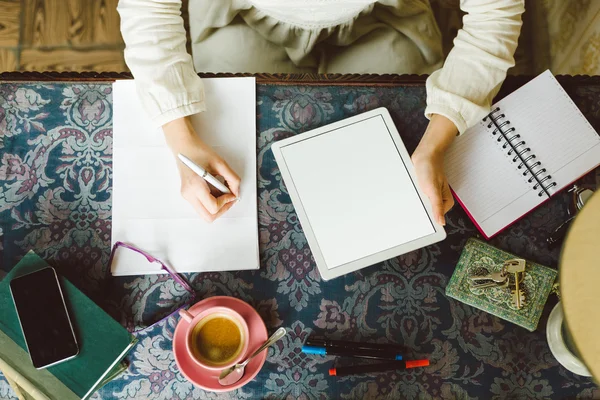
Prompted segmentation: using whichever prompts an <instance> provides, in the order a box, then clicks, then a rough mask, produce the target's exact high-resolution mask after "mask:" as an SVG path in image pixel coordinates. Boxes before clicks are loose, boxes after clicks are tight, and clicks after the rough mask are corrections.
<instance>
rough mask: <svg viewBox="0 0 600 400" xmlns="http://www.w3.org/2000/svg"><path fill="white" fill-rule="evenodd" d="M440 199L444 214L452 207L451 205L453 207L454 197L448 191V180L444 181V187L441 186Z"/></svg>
mask: <svg viewBox="0 0 600 400" xmlns="http://www.w3.org/2000/svg"><path fill="white" fill-rule="evenodd" d="M442 199H443V206H442V208H443V211H444V214H446V213H447V212H448V211H450V210H451V209H452V207H454V198H453V197H452V192H451V191H450V186H448V182H444V187H443V188H442Z"/></svg>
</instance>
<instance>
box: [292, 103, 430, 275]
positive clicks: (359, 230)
mask: <svg viewBox="0 0 600 400" xmlns="http://www.w3.org/2000/svg"><path fill="white" fill-rule="evenodd" d="M281 153H282V155H283V158H284V160H285V164H286V166H287V169H288V171H289V174H290V176H291V178H292V182H293V185H294V186H295V189H296V192H297V193H298V196H299V198H300V201H301V203H302V207H303V208H304V212H305V213H306V216H307V218H308V221H309V224H310V227H311V229H312V231H313V233H314V235H315V238H316V239H317V242H318V244H319V247H320V250H321V253H322V254H323V258H324V259H325V262H326V263H327V267H328V268H329V269H332V268H337V267H340V266H342V265H344V264H346V263H349V262H352V261H356V260H359V259H361V258H363V257H367V256H370V255H373V254H376V253H379V252H381V251H383V250H387V249H390V248H393V247H396V246H399V245H402V244H405V243H409V242H412V241H414V240H416V239H419V238H422V237H424V236H428V235H431V234H433V233H435V229H434V226H433V224H432V223H431V220H430V219H429V216H428V215H427V212H426V210H425V208H424V206H423V203H422V201H421V199H420V198H419V195H418V194H417V191H416V189H415V185H416V182H413V181H412V180H411V177H410V175H409V174H408V171H407V170H406V167H405V165H404V161H403V160H402V158H401V156H400V154H399V153H398V150H397V149H396V146H395V143H394V141H393V140H392V137H391V133H390V131H389V130H388V128H387V126H386V123H385V121H384V119H383V117H382V116H380V115H376V116H372V117H368V118H366V119H364V120H361V121H358V122H354V123H350V124H348V125H346V126H344V127H342V128H338V129H335V130H331V131H328V132H325V133H322V134H319V135H317V136H313V137H310V138H307V139H305V140H302V141H299V142H295V143H291V144H289V145H285V146H282V147H281ZM304 229H306V227H305V228H304Z"/></svg>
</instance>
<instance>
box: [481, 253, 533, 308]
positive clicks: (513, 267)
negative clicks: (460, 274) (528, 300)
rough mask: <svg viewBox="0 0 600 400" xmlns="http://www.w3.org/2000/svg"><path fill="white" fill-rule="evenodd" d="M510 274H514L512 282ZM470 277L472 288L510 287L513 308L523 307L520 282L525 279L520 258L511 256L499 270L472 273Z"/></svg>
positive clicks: (522, 262)
mask: <svg viewBox="0 0 600 400" xmlns="http://www.w3.org/2000/svg"><path fill="white" fill-rule="evenodd" d="M486 272H487V271H486ZM511 275H514V282H511V281H512V279H510V276H511ZM470 279H471V288H474V289H485V288H491V287H497V288H508V287H510V291H511V295H512V300H513V304H514V305H515V308H517V309H518V310H520V309H521V308H523V305H524V304H525V291H524V290H523V287H522V286H521V283H523V280H524V279H525V260H523V259H522V258H513V259H511V260H507V261H505V262H504V265H503V266H502V269H501V270H500V271H497V272H491V273H490V272H487V273H485V274H478V275H472V276H471V277H470ZM511 283H512V285H511ZM511 286H512V287H511Z"/></svg>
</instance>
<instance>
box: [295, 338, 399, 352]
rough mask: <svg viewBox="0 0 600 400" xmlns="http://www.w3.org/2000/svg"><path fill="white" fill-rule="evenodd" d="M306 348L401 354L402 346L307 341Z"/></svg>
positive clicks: (339, 341) (336, 341)
mask: <svg viewBox="0 0 600 400" xmlns="http://www.w3.org/2000/svg"><path fill="white" fill-rule="evenodd" d="M304 344H305V345H306V346H316V347H327V348H329V347H339V348H345V349H371V350H380V351H394V352H402V351H403V350H404V349H403V348H402V346H400V345H398V344H393V343H367V342H350V341H347V340H332V339H315V338H313V339H310V338H309V339H307V340H306V343H304Z"/></svg>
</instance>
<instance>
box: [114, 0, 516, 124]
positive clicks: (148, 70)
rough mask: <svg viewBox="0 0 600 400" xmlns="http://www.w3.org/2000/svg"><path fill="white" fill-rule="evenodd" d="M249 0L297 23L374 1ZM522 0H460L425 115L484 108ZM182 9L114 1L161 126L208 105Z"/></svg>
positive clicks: (177, 1) (150, 0)
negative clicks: (457, 21) (458, 20)
mask: <svg viewBox="0 0 600 400" xmlns="http://www.w3.org/2000/svg"><path fill="white" fill-rule="evenodd" d="M190 1H194V0H190ZM214 1H218V0H214ZM250 2H251V4H252V5H254V6H255V7H257V8H259V9H261V10H263V11H265V12H266V13H268V14H269V15H273V16H280V18H281V19H282V20H286V21H288V22H289V21H292V22H297V23H298V25H299V26H302V25H305V24H306V22H307V21H313V22H314V23H315V24H330V23H332V21H334V22H335V21H340V20H342V19H344V18H348V17H349V16H350V17H351V16H352V15H358V13H360V11H361V10H362V9H364V7H365V5H366V4H369V3H371V2H372V1H370V0H339V1H334V0H287V1H284V2H282V1H279V0H251V1H250ZM523 3H524V1H523V0H461V4H460V6H461V9H462V10H463V11H465V12H466V13H467V14H466V15H465V16H464V19H463V28H462V29H460V30H459V31H458V35H457V36H456V38H455V39H454V48H453V49H452V50H451V51H450V53H449V55H448V57H447V58H446V61H445V63H444V66H443V68H441V69H440V70H438V71H436V72H434V73H433V74H431V76H430V77H429V78H428V79H427V83H426V88H427V107H426V109H425V115H426V116H427V117H428V118H429V117H430V116H431V115H432V114H441V115H443V116H445V117H447V118H448V119H450V120H451V121H452V122H454V124H455V125H456V126H457V128H458V130H459V132H461V133H462V132H464V131H465V130H466V129H467V128H469V127H470V126H472V125H474V124H475V123H477V121H479V120H480V119H481V118H483V117H484V116H485V114H486V113H487V112H489V108H490V106H491V101H492V98H493V96H494V95H495V94H496V93H497V91H498V89H499V88H500V85H501V84H502V82H503V81H504V79H505V78H506V71H507V70H508V69H509V68H510V67H512V66H513V65H514V58H513V55H514V52H515V49H516V47H517V39H518V37H519V33H520V29H521V14H522V13H523V12H524V4H523ZM180 8H181V0H120V1H119V6H118V11H119V13H120V15H121V32H122V34H123V39H124V40H125V44H126V48H125V60H126V62H127V65H128V66H129V68H130V69H131V71H132V73H133V75H134V77H135V79H136V81H137V83H138V85H137V87H138V94H139V96H140V99H141V101H142V103H143V104H144V107H145V109H146V110H147V112H148V113H149V116H150V118H151V119H152V120H153V121H154V122H155V123H156V124H157V125H158V126H160V125H164V124H166V123H167V122H170V121H172V120H174V119H177V118H180V117H184V116H187V115H191V114H195V113H198V112H201V111H204V110H205V109H206V105H205V103H204V91H203V85H202V80H201V79H200V78H199V77H198V75H197V74H196V72H195V71H194V66H193V62H192V58H191V56H190V55H189V54H188V53H187V51H186V35H185V30H184V27H183V19H182V18H181V14H180ZM317 10H318V12H317ZM342 14H343V15H342ZM206 57H210V54H208V55H206ZM209 107H210V105H209Z"/></svg>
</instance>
